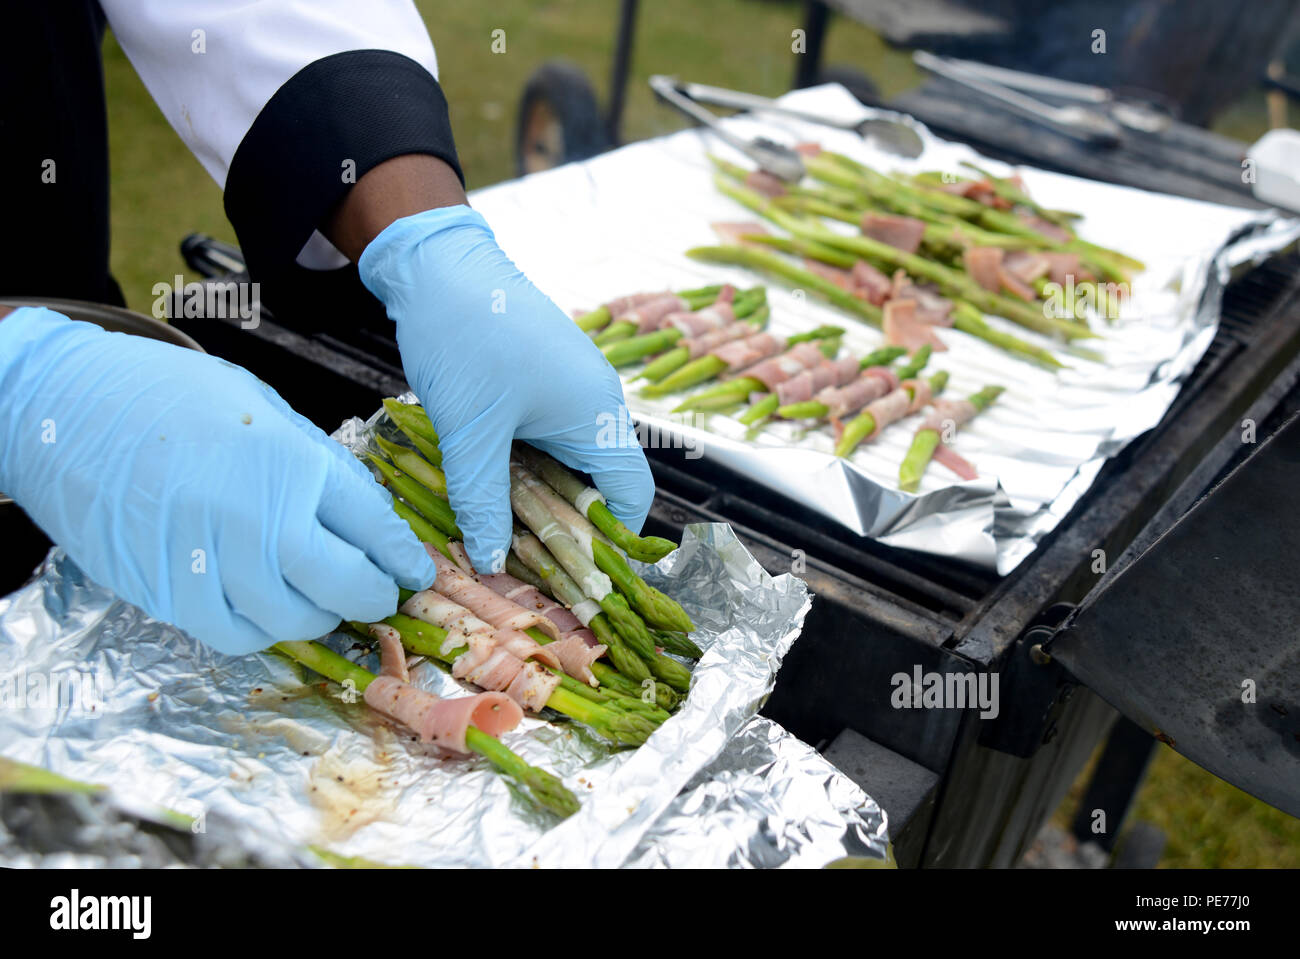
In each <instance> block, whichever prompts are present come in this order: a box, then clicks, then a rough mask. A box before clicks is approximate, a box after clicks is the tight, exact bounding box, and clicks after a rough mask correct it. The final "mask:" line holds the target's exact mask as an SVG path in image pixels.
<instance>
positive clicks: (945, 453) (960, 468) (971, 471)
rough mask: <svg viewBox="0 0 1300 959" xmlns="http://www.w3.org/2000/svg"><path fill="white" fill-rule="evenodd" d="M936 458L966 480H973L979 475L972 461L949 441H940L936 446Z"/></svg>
mask: <svg viewBox="0 0 1300 959" xmlns="http://www.w3.org/2000/svg"><path fill="white" fill-rule="evenodd" d="M934 460H935V462H936V463H940V464H942V465H944V466H946V467H948V469H950V470H952V471H953V472H954V473H956V474H957V475H958V476H960V477H961V478H962V479H964V480H973V479H977V478H978V477H979V475H980V474H979V470H977V469H976V468H975V466H974V464H972V463H971V462H970V460H968V459H966V458H965V457H964V456H962V455H961V454H960V453H958V452H957V451H956V450H954V449H953V448H952V447H951V446H949V445H948V444H947V443H940V444H939V445H938V446H936V447H935V448H934Z"/></svg>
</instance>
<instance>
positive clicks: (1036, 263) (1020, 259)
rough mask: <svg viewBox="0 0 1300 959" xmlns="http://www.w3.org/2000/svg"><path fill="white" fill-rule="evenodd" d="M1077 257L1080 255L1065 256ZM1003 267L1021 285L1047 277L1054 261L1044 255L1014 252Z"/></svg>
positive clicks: (1023, 251) (1004, 261)
mask: <svg viewBox="0 0 1300 959" xmlns="http://www.w3.org/2000/svg"><path fill="white" fill-rule="evenodd" d="M1065 255H1066V256H1075V257H1076V258H1077V256H1078V254H1070V253H1067V254H1065ZM1002 265H1003V267H1004V268H1005V269H1006V271H1007V272H1008V273H1010V274H1011V275H1012V276H1014V277H1015V278H1016V279H1017V280H1019V281H1020V282H1021V283H1033V282H1034V280H1036V279H1038V278H1039V277H1040V276H1046V275H1047V273H1048V271H1049V270H1051V268H1052V261H1051V260H1049V259H1048V258H1047V257H1046V256H1044V255H1043V254H1042V253H1034V252H1031V251H1029V250H1012V251H1011V252H1009V253H1008V254H1007V255H1006V256H1005V257H1004V258H1003V261H1002Z"/></svg>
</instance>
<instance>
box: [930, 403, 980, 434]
mask: <svg viewBox="0 0 1300 959" xmlns="http://www.w3.org/2000/svg"><path fill="white" fill-rule="evenodd" d="M977 412H979V411H978V410H977V409H975V405H974V404H973V403H971V402H970V401H969V400H935V401H934V409H933V410H931V411H930V415H929V416H927V417H926V418H925V422H923V423H922V424H921V426H920V429H923V430H934V431H936V432H937V433H938V434H939V435H940V436H942V435H943V432H944V427H945V426H946V425H948V424H952V426H953V428H954V429H958V428H960V427H961V426H962V425H963V424H965V423H969V422H970V421H971V419H972V418H973V417H974V416H975V414H976V413H977Z"/></svg>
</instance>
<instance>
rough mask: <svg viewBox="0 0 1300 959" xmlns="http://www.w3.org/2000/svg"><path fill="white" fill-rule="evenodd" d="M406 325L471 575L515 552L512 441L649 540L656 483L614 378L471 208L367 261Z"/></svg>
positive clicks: (433, 213)
mask: <svg viewBox="0 0 1300 959" xmlns="http://www.w3.org/2000/svg"><path fill="white" fill-rule="evenodd" d="M357 265H358V267H359V269H360V272H361V280H362V282H363V283H365V285H366V287H367V288H368V289H369V290H370V291H371V292H372V293H374V294H375V296H377V297H378V298H379V299H380V300H381V301H382V302H383V303H384V305H385V306H387V308H388V315H389V316H390V317H391V318H392V319H393V320H394V321H396V323H397V344H398V347H399V348H400V349H401V352H402V365H403V367H404V369H405V371H406V379H407V382H408V383H410V385H411V388H412V389H413V390H414V391H415V393H416V395H417V396H418V397H419V398H420V401H421V402H422V403H423V404H424V408H425V410H427V411H428V414H429V419H430V420H431V421H432V423H433V427H434V429H435V430H437V431H438V437H439V440H440V445H441V448H442V454H443V469H444V470H445V471H446V473H447V493H448V498H449V499H450V501H451V505H452V507H453V508H454V509H455V511H456V519H457V523H458V525H459V526H460V528H461V529H462V530H463V531H464V533H465V546H466V549H467V550H468V552H469V556H470V559H471V560H472V561H473V563H474V566H475V567H476V568H477V569H479V570H483V571H488V570H493V571H496V570H500V569H501V568H502V566H503V565H504V563H505V556H506V552H507V551H508V549H509V546H510V532H511V519H510V515H511V514H510V502H509V458H510V444H511V441H512V440H514V439H516V438H518V439H522V440H527V441H528V442H529V443H531V444H532V445H533V446H536V447H537V448H539V449H541V450H544V451H545V452H547V453H550V454H551V455H552V456H554V457H555V458H556V459H558V460H559V461H560V462H562V463H564V464H565V465H566V466H569V467H571V468H573V469H577V470H584V471H586V472H588V473H590V474H591V475H592V478H593V479H594V480H595V482H596V485H597V486H598V487H599V488H600V491H601V492H602V493H604V494H605V497H606V499H607V500H608V505H609V508H610V510H611V511H612V512H613V513H614V515H615V516H617V517H618V518H619V519H620V520H622V521H623V522H624V523H626V524H627V525H628V526H629V527H631V528H632V529H633V530H640V528H641V525H642V523H644V522H645V517H646V514H647V513H648V512H649V510H650V503H651V500H652V499H653V498H654V483H653V480H652V479H651V477H650V468H649V466H648V465H647V464H646V461H645V455H644V454H643V453H642V452H641V447H640V445H639V444H638V443H637V440H636V434H635V431H634V430H633V429H632V425H631V420H630V417H629V416H628V413H627V410H626V407H625V405H624V401H623V389H622V385H621V384H620V383H619V380H618V376H617V375H616V374H615V373H614V370H613V368H612V367H611V366H610V365H609V363H608V361H607V360H606V359H605V357H604V356H603V355H602V354H601V352H600V350H599V349H597V348H596V346H595V344H594V343H592V341H591V339H590V338H589V337H588V336H587V335H586V334H585V333H583V332H582V331H581V330H580V329H578V327H577V325H576V324H575V323H574V322H573V320H571V319H570V318H569V317H568V316H566V315H565V314H564V312H563V311H561V310H560V309H559V307H557V306H556V305H555V304H554V303H552V302H551V301H550V300H549V299H548V298H547V297H546V296H545V295H544V294H543V293H542V292H541V291H539V290H538V289H537V288H536V287H535V286H533V284H532V283H531V282H529V280H528V278H527V277H526V276H524V275H523V274H522V273H521V272H520V271H519V269H518V268H517V267H516V266H515V265H514V264H513V263H511V262H510V260H509V258H508V257H507V256H506V255H505V254H504V253H502V252H501V249H500V248H499V247H498V246H497V244H496V239H495V238H494V237H493V235H492V231H491V230H490V229H489V228H488V225H487V223H486V222H485V221H484V219H483V217H482V216H480V215H479V214H478V213H476V212H474V211H473V210H471V209H470V208H469V207H467V206H451V207H443V208H441V209H436V210H429V211H426V212H424V213H418V214H416V215H414V216H409V217H404V218H402V219H399V220H396V221H394V222H393V223H392V224H391V225H389V226H388V227H387V228H386V229H385V230H384V231H383V232H382V233H380V234H379V235H378V236H377V237H376V238H375V239H374V240H372V241H371V242H370V244H369V245H368V246H367V247H366V249H365V252H364V253H363V254H362V255H361V258H360V260H359V261H358V264H357Z"/></svg>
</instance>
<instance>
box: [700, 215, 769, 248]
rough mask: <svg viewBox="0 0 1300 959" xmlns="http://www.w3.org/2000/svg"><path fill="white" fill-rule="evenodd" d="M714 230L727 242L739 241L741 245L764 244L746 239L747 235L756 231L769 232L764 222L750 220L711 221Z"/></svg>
mask: <svg viewBox="0 0 1300 959" xmlns="http://www.w3.org/2000/svg"><path fill="white" fill-rule="evenodd" d="M709 226H710V227H712V228H713V232H714V233H716V234H718V237H719V238H720V239H722V240H725V241H726V242H727V243H739V244H740V245H741V246H762V245H763V244H761V243H755V242H754V241H753V240H747V239H745V237H746V235H747V234H748V235H752V234H755V233H762V234H767V232H768V230H767V227H765V226H763V224H761V223H758V222H755V221H752V220H751V221H750V222H748V223H710V224H709Z"/></svg>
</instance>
